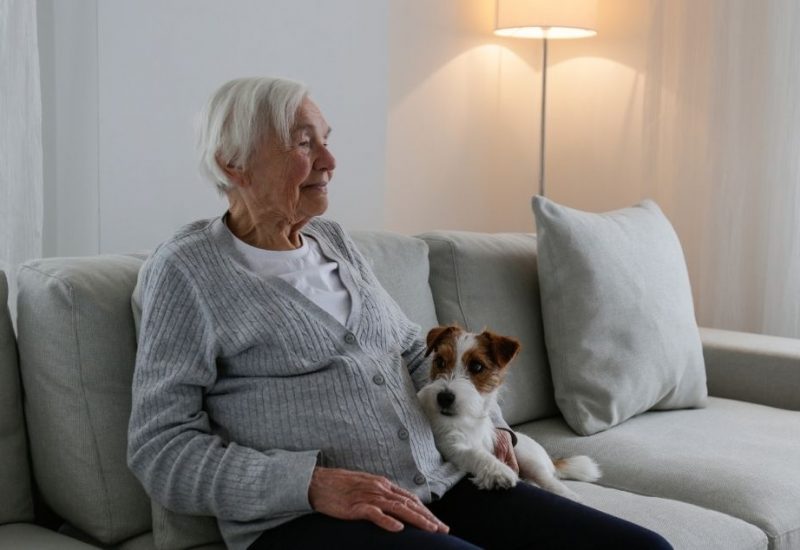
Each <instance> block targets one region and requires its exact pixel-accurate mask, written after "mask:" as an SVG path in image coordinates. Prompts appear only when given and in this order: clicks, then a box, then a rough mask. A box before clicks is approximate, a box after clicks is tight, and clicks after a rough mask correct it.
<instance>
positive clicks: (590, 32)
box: [494, 0, 597, 196]
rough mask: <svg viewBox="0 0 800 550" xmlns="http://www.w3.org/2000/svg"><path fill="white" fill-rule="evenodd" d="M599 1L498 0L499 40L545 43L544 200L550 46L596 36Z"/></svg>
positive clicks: (541, 155) (541, 171) (541, 178)
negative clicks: (563, 39)
mask: <svg viewBox="0 0 800 550" xmlns="http://www.w3.org/2000/svg"><path fill="white" fill-rule="evenodd" d="M596 12H597V6H596V0H497V6H496V12H495V31H494V33H495V34H496V35H499V36H511V37H514V38H539V39H543V40H544V43H543V47H542V109H541V117H540V119H539V120H540V121H541V122H540V127H539V194H540V195H541V196H544V192H545V187H544V145H545V119H546V114H547V42H548V40H550V39H560V38H585V37H587V36H594V35H595V34H597V31H595V30H594V27H595V18H596Z"/></svg>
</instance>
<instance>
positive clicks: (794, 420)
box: [516, 398, 800, 549]
mask: <svg viewBox="0 0 800 550" xmlns="http://www.w3.org/2000/svg"><path fill="white" fill-rule="evenodd" d="M516 429H517V430H519V431H521V432H523V433H525V434H528V435H529V436H531V437H533V438H534V439H536V440H537V441H539V442H540V443H541V444H542V445H543V446H544V447H545V448H546V449H547V450H548V451H549V452H550V453H551V455H552V456H555V457H565V456H571V455H574V454H587V455H589V456H591V457H593V458H594V459H595V460H596V461H597V462H598V463H599V465H600V468H601V469H602V470H603V477H602V478H601V479H600V481H599V483H601V484H602V485H604V486H608V487H613V488H616V489H622V490H626V491H631V492H634V493H638V494H643V495H650V496H657V497H661V498H668V499H673V500H679V501H682V502H687V503H690V504H694V505H697V506H701V507H703V508H708V509H711V510H717V511H719V512H722V513H724V514H728V515H730V516H733V517H736V518H739V519H742V520H744V521H746V522H748V523H751V524H753V525H755V526H757V527H759V528H760V529H761V530H762V531H764V532H765V533H766V534H767V537H768V538H769V542H770V548H773V549H788V548H800V504H798V503H800V412H797V411H787V410H783V409H775V408H771V407H765V406H762V405H755V404H752V403H744V402H740V401H733V400H728V399H720V398H709V404H708V408H706V409H689V410H676V411H658V412H655V411H654V412H648V413H645V414H643V415H641V416H638V417H636V418H633V419H631V420H628V421H627V422H625V423H623V424H621V425H619V426H616V427H614V428H612V429H610V430H608V431H605V432H602V433H599V434H595V435H593V436H588V437H582V436H578V435H576V434H575V433H574V432H573V431H572V430H570V428H569V427H568V426H567V424H566V423H565V422H564V420H563V419H561V418H552V419H548V420H541V421H537V422H531V423H528V424H525V425H522V426H518V427H516Z"/></svg>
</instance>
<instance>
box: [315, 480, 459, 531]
mask: <svg viewBox="0 0 800 550" xmlns="http://www.w3.org/2000/svg"><path fill="white" fill-rule="evenodd" d="M308 501H309V502H310V503H311V507H312V508H313V509H314V510H316V511H317V512H320V513H322V514H325V515H328V516H332V517H335V518H339V519H349V520H358V519H361V520H368V521H371V522H372V523H374V524H375V525H377V526H378V527H382V528H383V529H386V530H387V531H402V530H403V526H404V523H408V524H409V525H413V526H414V527H418V528H420V529H423V530H425V531H430V532H433V533H435V532H439V533H447V532H448V531H449V530H450V528H449V527H447V526H446V525H445V524H444V523H442V522H441V521H439V520H438V519H437V518H436V516H434V515H433V513H432V512H431V511H430V510H428V508H427V507H426V506H425V505H424V504H422V501H420V500H419V498H417V496H416V495H415V494H414V493H412V492H410V491H406V490H405V489H403V488H401V487H398V486H397V485H395V484H394V483H392V482H391V481H389V480H388V479H386V478H385V477H381V476H376V475H373V474H367V473H364V472H354V471H351V470H342V469H338V468H322V467H319V466H318V467H316V468H314V473H313V474H312V475H311V484H310V485H309V488H308Z"/></svg>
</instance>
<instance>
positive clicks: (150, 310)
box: [128, 78, 667, 548]
mask: <svg viewBox="0 0 800 550" xmlns="http://www.w3.org/2000/svg"><path fill="white" fill-rule="evenodd" d="M330 133H331V129H330V126H329V125H328V123H327V121H326V120H325V118H324V117H323V115H322V113H321V111H320V109H319V108H318V107H317V105H316V104H314V102H313V101H311V100H310V99H309V98H308V95H307V91H306V89H305V87H304V86H302V85H301V84H298V83H296V82H292V81H288V80H283V79H274V78H248V79H239V80H234V81H231V82H228V83H226V84H225V85H223V86H222V87H221V88H220V89H219V90H217V92H216V93H215V94H214V95H213V96H212V98H211V99H210V101H209V103H208V105H207V107H206V109H205V112H204V114H203V118H202V122H201V128H200V136H199V146H200V154H201V165H202V168H203V170H204V172H205V173H206V174H207V176H208V177H209V178H210V179H211V180H212V181H213V182H214V184H215V185H216V186H217V189H218V190H219V191H220V192H221V193H224V195H225V196H226V197H227V199H228V201H229V207H228V211H227V212H226V213H225V214H224V215H222V216H221V217H218V218H214V219H211V220H203V221H198V222H195V223H192V224H190V225H188V226H186V227H185V228H183V229H182V230H180V231H179V232H178V234H177V235H175V236H174V237H173V238H172V239H170V240H168V241H167V242H165V243H163V244H162V245H161V246H159V247H158V248H157V249H156V250H155V252H154V253H153V254H152V256H151V257H150V258H149V259H148V261H147V262H146V265H145V266H144V267H143V269H142V272H141V274H140V279H139V291H140V293H141V306H142V318H141V324H140V336H139V352H138V356H137V361H136V371H135V375H134V380H133V410H132V414H131V419H130V432H129V458H128V462H129V465H130V467H131V469H132V470H133V472H134V473H135V474H136V475H137V477H138V478H139V479H140V480H141V482H142V484H143V485H144V487H145V489H146V490H147V492H148V493H149V494H150V495H151V497H152V498H154V499H155V500H157V501H158V502H160V503H162V504H163V505H164V506H165V507H167V508H169V509H171V510H173V511H175V512H178V513H184V514H201V515H212V516H215V517H216V518H217V519H218V522H219V527H220V530H221V532H222V534H223V536H224V538H225V542H226V544H227V545H228V546H230V547H231V548H283V547H295V548H315V547H319V548H323V547H324V548H333V547H342V548H360V547H376V548H384V547H386V548H390V547H392V548H394V547H396V548H474V546H473V545H480V546H484V547H485V546H497V547H502V548H532V547H534V546H537V547H546V546H559V547H562V546H563V547H571V548H578V547H603V546H613V547H624V548H634V547H640V548H644V547H650V548H652V547H659V545H661V547H667V545H666V542H665V541H664V540H663V539H661V538H660V537H658V536H657V535H655V534H654V533H651V532H649V531H646V530H644V529H642V528H640V527H637V526H635V525H632V524H629V523H627V522H624V521H622V520H619V519H617V518H613V517H611V516H606V515H604V514H602V513H600V512H597V511H595V510H592V509H590V508H587V507H584V506H581V505H579V504H576V503H573V502H571V501H568V500H565V499H562V498H560V497H556V496H554V495H551V494H549V493H545V492H543V491H541V490H539V489H537V488H535V487H532V486H530V485H527V484H519V485H518V486H517V487H515V488H512V489H507V490H497V491H478V490H477V489H476V488H475V486H474V485H473V484H472V483H470V482H469V481H468V480H466V479H465V478H464V473H463V472H458V471H457V470H456V469H455V467H454V466H453V465H451V464H450V463H447V462H445V461H443V459H442V457H441V456H440V454H439V453H438V452H437V450H436V447H435V445H434V441H433V435H432V433H431V430H430V427H429V425H428V422H427V420H426V418H425V416H424V414H423V412H422V410H421V408H420V406H419V404H418V402H417V398H416V390H418V389H419V388H420V387H421V386H422V385H423V384H424V382H425V379H426V376H427V369H428V366H427V365H426V362H425V360H424V358H423V355H424V343H423V341H422V340H421V337H420V329H419V327H418V326H416V325H414V324H413V323H411V322H410V321H409V320H408V319H407V318H406V317H405V315H404V314H403V313H402V311H401V310H400V308H399V307H398V306H397V304H395V303H394V301H393V300H392V299H391V298H390V297H389V296H388V294H387V293H386V292H385V291H384V290H383V289H382V288H381V286H380V284H379V283H378V281H377V280H376V278H375V276H374V275H373V273H372V272H371V270H370V268H369V265H368V263H367V262H366V261H365V260H364V258H363V257H362V256H361V254H360V253H359V252H358V250H357V249H356V248H355V246H354V245H353V242H352V241H351V240H350V238H349V237H348V236H347V234H346V233H345V232H344V231H343V230H342V228H341V227H340V226H339V225H337V224H336V223H334V222H332V221H330V220H326V219H323V218H320V217H319V216H320V215H321V214H323V213H324V212H325V210H326V209H327V207H328V185H329V184H330V182H331V178H332V176H333V172H334V168H335V167H336V161H335V160H334V157H333V155H332V154H331V152H330V150H329V149H328V137H329V135H330ZM493 420H494V423H495V425H496V426H497V428H498V429H499V430H501V433H502V434H503V435H502V436H501V437H500V438H499V441H500V444H499V445H498V449H497V450H496V453H497V454H498V456H500V457H501V458H504V459H505V460H507V461H508V462H510V463H511V464H512V465H513V460H512V457H513V453H512V452H509V451H510V446H511V437H510V435H509V432H507V431H505V430H506V429H507V428H508V426H507V425H506V424H505V422H504V421H503V419H502V416H501V414H500V412H499V411H496V412H495V417H494V419H493Z"/></svg>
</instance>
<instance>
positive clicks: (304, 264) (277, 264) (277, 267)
mask: <svg viewBox="0 0 800 550" xmlns="http://www.w3.org/2000/svg"><path fill="white" fill-rule="evenodd" d="M231 235H233V233H231ZM300 237H301V240H302V243H303V244H302V245H301V246H300V248H297V249H295V250H264V249H263V248H258V247H255V246H251V245H249V244H247V243H246V242H244V241H242V240H240V239H238V238H237V237H236V235H233V238H234V246H235V247H236V250H237V251H238V252H239V253H240V254H241V255H242V257H243V259H244V261H245V264H246V266H247V268H248V269H249V270H250V271H253V272H255V273H258V274H261V275H268V276H274V277H278V278H280V279H283V280H284V281H286V282H287V283H289V284H290V285H292V286H293V287H295V288H296V289H297V290H299V291H300V292H301V293H302V294H303V295H304V296H305V297H306V298H308V299H309V300H311V301H312V302H314V303H315V304H317V305H318V306H319V307H321V308H322V309H324V310H325V311H327V312H328V313H329V314H331V315H332V316H333V318H334V319H336V320H337V321H339V322H340V323H341V324H342V325H345V326H346V325H347V317H348V316H349V315H350V294H349V293H348V292H347V289H346V288H345V287H344V285H343V284H342V280H341V278H340V277H339V264H338V263H336V262H334V261H332V260H329V259H328V258H326V257H325V256H323V254H322V250H321V249H320V247H319V243H317V241H316V240H315V239H314V238H313V237H309V236H308V235H301V236H300Z"/></svg>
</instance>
